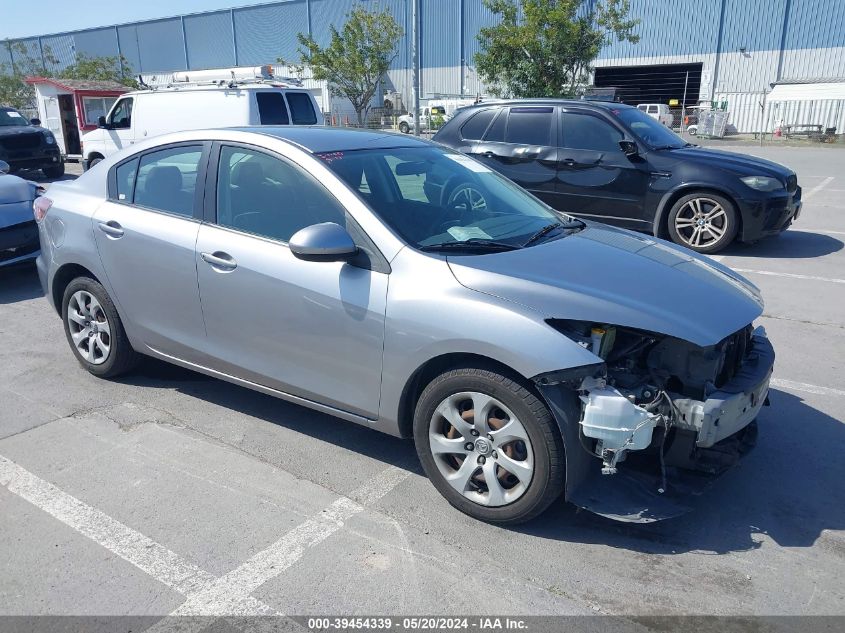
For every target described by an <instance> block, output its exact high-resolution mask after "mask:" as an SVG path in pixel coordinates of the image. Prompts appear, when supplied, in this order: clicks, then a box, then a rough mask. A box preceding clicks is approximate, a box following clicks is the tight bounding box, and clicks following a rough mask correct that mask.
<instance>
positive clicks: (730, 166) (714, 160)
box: [661, 147, 793, 178]
mask: <svg viewBox="0 0 845 633" xmlns="http://www.w3.org/2000/svg"><path fill="white" fill-rule="evenodd" d="M661 153H662V155H663V156H664V157H665V158H674V159H678V160H684V161H690V162H693V161H694V162H703V163H707V164H708V165H711V166H713V167H718V168H719V169H724V170H726V171H730V172H733V173H736V174H739V175H740V176H776V177H779V178H786V177H787V176H790V175H792V173H793V172H792V170H791V169H789V168H788V167H786V166H784V165H781V164H780V163H775V162H772V161H770V160H765V159H763V158H757V157H756V156H748V155H746V154H738V153H736V152H726V151H723V150H719V149H709V148H706V147H681V148H679V149H671V150H663V151H662V152H661Z"/></svg>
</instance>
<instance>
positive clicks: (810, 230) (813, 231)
mask: <svg viewBox="0 0 845 633" xmlns="http://www.w3.org/2000/svg"><path fill="white" fill-rule="evenodd" d="M789 230H790V232H791V231H798V232H799V233H822V234H823V235H845V231H827V230H825V229H805V228H801V229H795V228H790V229H789Z"/></svg>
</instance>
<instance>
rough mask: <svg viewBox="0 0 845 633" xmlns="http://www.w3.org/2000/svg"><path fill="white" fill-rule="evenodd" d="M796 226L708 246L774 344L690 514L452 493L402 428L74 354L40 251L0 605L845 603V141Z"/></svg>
mask: <svg viewBox="0 0 845 633" xmlns="http://www.w3.org/2000/svg"><path fill="white" fill-rule="evenodd" d="M733 151H741V152H747V153H750V154H753V155H757V156H761V157H764V158H769V159H772V160H776V161H779V162H782V163H785V164H787V165H789V166H790V167H792V168H793V169H794V170H796V172H797V173H798V176H799V183H800V184H801V185H802V187H803V192H804V193H803V197H804V209H803V212H802V216H801V218H800V220H799V221H798V223H797V225H796V226H795V227H794V228H793V229H790V230H789V231H788V232H787V233H785V234H783V235H781V236H780V237H778V238H773V239H769V240H765V241H762V242H759V243H757V244H754V245H735V246H733V247H731V248H730V249H729V250H728V251H726V252H725V253H723V254H721V255H719V256H717V259H720V260H721V261H722V263H724V264H726V265H728V266H730V267H732V268H734V269H736V270H738V271H740V272H742V273H743V274H744V275H746V276H747V277H749V278H750V279H751V280H752V281H753V282H754V283H755V284H757V285H758V286H759V287H760V288H761V289H762V291H763V293H764V297H765V299H766V309H765V313H764V316H763V317H762V318H761V319H760V320H759V323H760V324H761V325H764V326H765V327H766V329H767V331H768V333H769V336H770V338H771V339H772V341H773V343H774V345H775V349H776V351H777V354H778V360H777V364H776V369H775V379H774V382H773V383H772V391H771V395H770V397H771V406H770V407H768V408H765V409H764V410H763V412H762V414H761V416H760V420H759V422H760V437H759V441H758V444H757V447H756V449H755V450H754V451H753V452H752V453H751V454H750V455H749V456H748V457H747V458H746V459H745V460H744V461H743V462H742V463H741V464H740V466H739V467H738V468H736V469H735V470H733V471H732V472H730V473H729V474H728V475H726V476H725V477H724V478H723V479H722V480H721V481H720V482H719V483H718V484H717V485H716V487H715V488H714V489H713V490H712V491H710V492H709V493H708V494H707V495H706V496H704V497H702V498H700V499H697V500H696V501H695V502H694V511H693V512H692V513H690V514H688V515H686V516H684V517H682V518H679V519H675V520H671V521H666V522H663V523H658V524H652V525H635V526H632V525H626V524H619V523H614V522H612V521H609V520H605V519H602V518H599V517H596V516H594V515H591V514H589V513H586V512H578V511H576V509H575V508H574V507H573V506H569V505H566V504H564V503H563V502H559V503H557V504H556V505H554V506H553V507H552V508H551V509H550V510H549V511H548V512H546V513H545V514H544V515H542V516H541V517H540V518H539V519H536V520H534V521H533V522H531V523H529V524H527V525H524V526H521V527H519V528H516V529H503V528H499V527H494V526H491V525H486V524H483V523H479V522H476V521H474V520H472V519H470V518H468V517H466V516H464V515H462V514H460V513H458V512H457V511H455V510H453V509H452V508H451V507H450V506H449V505H448V504H447V503H446V501H445V500H444V499H443V498H441V497H440V495H439V494H438V493H437V492H436V491H435V489H434V488H433V487H432V486H431V485H430V484H429V483H428V481H427V480H426V479H425V477H424V476H423V475H422V471H421V468H420V466H419V464H418V462H417V458H416V455H415V452H414V448H413V445H412V444H411V443H410V442H404V441H400V440H397V439H394V438H391V437H387V436H384V435H381V434H378V433H375V432H371V431H368V430H367V429H364V428H362V427H359V426H356V425H353V424H350V423H347V422H343V421H340V420H337V419H334V418H331V417H328V416H325V415H322V414H319V413H315V412H313V411H310V410H307V409H304V408H301V407H298V406H295V405H291V404H287V403H285V402H282V401H280V400H276V399H273V398H271V397H269V396H264V395H261V394H258V393H254V392H252V391H248V390H246V389H243V388H240V387H237V386H233V385H231V384H228V383H224V382H220V381H217V380H214V379H211V378H207V377H205V376H202V375H199V374H195V373H192V372H190V371H186V370H182V369H179V368H175V367H171V366H167V365H164V364H162V363H159V362H157V361H152V360H149V361H146V362H145V363H144V364H143V365H142V366H141V367H140V368H139V370H137V371H136V372H134V373H132V374H131V375H128V376H126V377H124V378H121V379H119V380H117V381H114V382H108V381H103V380H98V379H96V378H94V377H93V376H91V375H89V374H88V373H87V372H85V371H84V370H82V369H81V368H80V367H79V366H78V364H77V363H76V361H75V360H74V358H73V357H72V355H71V352H70V350H69V349H68V346H67V343H66V341H65V337H64V334H63V331H62V324H61V321H60V319H59V318H58V317H57V315H56V314H55V312H53V311H52V309H51V308H50V306H49V305H48V303H47V301H46V300H45V299H44V297H43V296H42V293H41V289H40V286H39V284H38V279H37V276H36V273H35V270H34V267H24V268H18V269H14V270H6V271H2V272H0V569H2V570H3V573H2V574H0V615H35V614H51V615H69V614H70V615H149V616H162V615H166V614H170V613H176V614H195V615H208V616H226V615H232V614H247V615H249V614H257V615H260V614H268V613H284V614H296V615H309V614H321V615H322V614H446V613H448V614H458V613H460V614H491V613H492V614H499V615H503V614H522V615H541V614H566V615H570V614H572V615H577V614H615V615H623V616H636V615H640V616H645V615H656V614H661V615H667V614H669V615H672V614H698V615H739V614H742V615H753V614H761V615H763V614H764V615H809V614H813V615H837V614H840V615H841V614H843V613H845V587H843V584H842V570H843V564H845V486H843V484H842V480H843V468H842V447H843V446H845V424H844V423H843V420H845V381H843V376H845V249H843V242H845V175H843V174H845V148H842V147H835V146H830V147H827V146H826V147H814V148H810V147H808V148H786V147H766V148H759V147H753V146H735V147H733Z"/></svg>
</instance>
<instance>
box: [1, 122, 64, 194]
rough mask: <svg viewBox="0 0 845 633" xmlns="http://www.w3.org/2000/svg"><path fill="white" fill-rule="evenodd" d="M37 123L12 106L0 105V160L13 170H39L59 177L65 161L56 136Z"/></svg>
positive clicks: (50, 175)
mask: <svg viewBox="0 0 845 633" xmlns="http://www.w3.org/2000/svg"><path fill="white" fill-rule="evenodd" d="M38 124H40V121H38V119H33V120H32V121H27V120H26V118H25V117H24V116H23V115H22V114H21V113H20V112H18V111H17V110H15V109H14V108H7V107H4V106H0V160H2V161H5V162H7V163H8V164H9V167H10V168H11V171H13V172H15V171H17V170H19V169H40V170H41V171H42V172H43V173H44V175H45V176H47V178H60V177H61V176H62V175H64V173H65V164H64V161H63V160H62V153H61V151H59V146H58V145H57V144H56V137H55V136H53V133H52V132H51V131H50V130H46V129H44V128H42V127H39V125H38Z"/></svg>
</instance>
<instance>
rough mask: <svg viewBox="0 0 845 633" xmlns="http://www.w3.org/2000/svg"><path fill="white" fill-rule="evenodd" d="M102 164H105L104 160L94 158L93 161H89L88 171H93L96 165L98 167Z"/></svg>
mask: <svg viewBox="0 0 845 633" xmlns="http://www.w3.org/2000/svg"><path fill="white" fill-rule="evenodd" d="M101 162H103V159H102V158H100V157H97V158H92V159H91V160H89V161H88V169H91V168H92V167H93V166H94V165H96V164H97V163H101Z"/></svg>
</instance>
